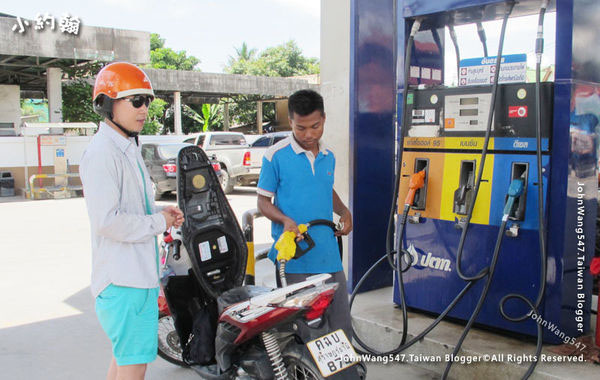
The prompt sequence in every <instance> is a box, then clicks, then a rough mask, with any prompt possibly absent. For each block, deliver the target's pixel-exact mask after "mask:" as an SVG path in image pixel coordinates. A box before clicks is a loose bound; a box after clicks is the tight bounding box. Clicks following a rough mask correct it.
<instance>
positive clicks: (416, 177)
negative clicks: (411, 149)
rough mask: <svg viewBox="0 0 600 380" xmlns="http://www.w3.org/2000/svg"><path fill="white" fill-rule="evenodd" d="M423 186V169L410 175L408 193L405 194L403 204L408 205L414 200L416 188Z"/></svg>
mask: <svg viewBox="0 0 600 380" xmlns="http://www.w3.org/2000/svg"><path fill="white" fill-rule="evenodd" d="M423 186H425V170H421V171H420V172H417V173H414V174H413V175H411V176H410V181H409V182H408V194H406V199H405V200H404V204H405V205H408V206H410V205H412V204H413V202H414V201H415V194H416V193H417V190H419V189H421V188H423Z"/></svg>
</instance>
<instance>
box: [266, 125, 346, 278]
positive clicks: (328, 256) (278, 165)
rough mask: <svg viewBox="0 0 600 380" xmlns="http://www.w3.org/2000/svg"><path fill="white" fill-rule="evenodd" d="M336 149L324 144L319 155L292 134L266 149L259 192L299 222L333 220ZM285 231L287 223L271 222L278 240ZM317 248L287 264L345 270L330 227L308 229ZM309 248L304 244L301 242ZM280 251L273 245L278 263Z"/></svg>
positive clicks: (295, 269) (299, 269)
mask: <svg viewBox="0 0 600 380" xmlns="http://www.w3.org/2000/svg"><path fill="white" fill-rule="evenodd" d="M334 171H335V157H334V155H333V152H331V151H330V150H328V149H325V148H324V147H323V146H322V144H320V150H319V153H318V154H317V156H316V157H314V155H313V153H312V152H310V151H307V150H304V149H303V148H302V147H301V146H300V145H299V144H298V143H297V142H296V140H295V139H294V137H293V136H290V137H288V138H286V139H283V140H281V141H280V142H278V143H277V144H275V145H273V146H272V147H270V148H269V149H267V151H266V152H265V155H264V157H263V161H262V169H261V172H260V178H259V180H258V189H257V192H258V193H259V194H260V195H264V196H266V197H270V198H272V197H274V198H275V202H274V204H275V206H277V208H279V210H281V212H283V213H284V214H285V215H286V216H288V217H290V218H292V219H293V220H294V222H296V224H302V223H308V222H310V221H311V220H315V219H327V220H333V178H334V176H333V173H334ZM282 233H283V225H282V224H279V223H275V222H272V223H271V236H272V237H273V240H274V241H277V240H278V239H279V236H280V235H281V234H282ZM308 233H309V235H310V236H311V237H312V238H313V240H314V241H315V247H314V248H312V249H311V250H310V251H308V252H307V253H306V254H305V255H304V256H302V257H301V258H299V259H293V260H291V261H289V262H288V263H287V266H286V272H288V273H332V272H338V271H341V270H342V269H343V268H342V262H341V260H340V251H339V248H338V245H337V240H336V237H335V236H334V235H333V231H332V230H331V228H329V227H327V226H314V227H311V228H310V229H309V230H308ZM300 244H301V247H303V246H304V247H305V245H304V243H302V242H301V243H300ZM276 257H277V251H276V250H275V245H274V244H273V247H271V251H270V252H269V258H270V259H271V260H272V261H273V262H275V261H276Z"/></svg>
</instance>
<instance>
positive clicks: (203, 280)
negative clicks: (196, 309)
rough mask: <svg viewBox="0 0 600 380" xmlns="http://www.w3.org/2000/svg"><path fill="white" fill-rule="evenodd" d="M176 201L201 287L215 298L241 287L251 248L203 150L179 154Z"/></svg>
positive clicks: (193, 149) (184, 239)
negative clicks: (247, 245) (183, 217)
mask: <svg viewBox="0 0 600 380" xmlns="http://www.w3.org/2000/svg"><path fill="white" fill-rule="evenodd" d="M177 202H178V204H179V208H180V209H181V210H182V211H183V213H184V215H185V222H184V224H183V226H182V236H183V244H184V245H185V248H186V250H187V252H188V253H189V255H190V260H191V262H192V269H193V272H194V274H195V275H196V277H197V279H198V282H199V284H200V286H201V287H202V289H203V290H204V291H205V292H206V293H207V294H208V295H209V296H211V297H212V298H213V299H217V297H218V296H219V295H220V294H221V293H223V292H224V291H226V290H229V289H232V288H234V287H237V286H240V285H241V284H242V282H243V279H244V274H245V270H246V260H247V255H248V249H247V247H246V241H245V240H244V235H243V233H242V230H241V228H240V226H239V224H238V222H237V219H236V217H235V214H234V213H233V210H232V209H231V207H230V206H229V203H228V202H227V198H226V197H225V194H224V193H223V190H222V189H221V186H220V184H219V181H218V178H217V175H216V173H215V171H214V169H213V167H212V165H211V163H210V161H209V159H208V157H207V156H206V154H205V153H204V151H203V150H202V149H200V148H199V147H197V146H189V147H185V148H183V149H181V150H180V151H179V155H178V157H177Z"/></svg>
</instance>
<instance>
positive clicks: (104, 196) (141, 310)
mask: <svg viewBox="0 0 600 380" xmlns="http://www.w3.org/2000/svg"><path fill="white" fill-rule="evenodd" d="M153 98H154V92H153V90H152V85H151V84H150V81H149V79H148V77H147V76H146V74H145V73H144V72H143V71H142V70H141V69H139V68H138V67H136V66H135V65H132V64H129V63H124V62H117V63H112V64H109V65H107V66H105V67H104V68H103V69H102V70H101V71H100V72H99V73H98V75H97V77H96V83H95V86H94V95H93V101H94V110H95V111H96V112H97V113H98V114H100V115H102V116H104V118H105V119H104V122H101V123H100V127H99V130H98V132H97V133H96V135H95V136H94V137H93V138H92V141H91V142H90V144H89V145H88V147H87V148H86V150H85V152H84V154H83V158H82V160H81V165H80V168H79V171H80V176H81V182H82V184H83V191H84V196H85V201H86V205H87V210H88V215H89V219H90V227H91V240H92V283H91V290H92V294H93V296H94V297H95V299H96V314H97V316H98V320H99V321H100V324H101V325H102V328H103V330H104V331H105V333H106V334H107V336H108V337H109V339H110V341H111V343H112V352H113V358H112V361H111V364H110V366H109V370H108V375H107V379H143V378H144V376H145V372H146V366H147V363H149V362H151V361H153V360H154V359H155V358H156V355H157V340H158V339H157V333H158V304H157V300H158V280H159V278H158V276H159V273H158V272H159V265H158V244H157V240H156V235H158V234H159V233H161V232H163V231H166V230H167V229H168V228H170V227H171V226H176V227H178V226H180V225H181V224H182V223H183V213H182V212H181V210H179V209H178V208H177V207H174V206H167V207H164V208H162V209H158V208H157V207H156V205H155V204H154V197H153V194H152V184H151V181H150V175H149V173H148V171H147V169H146V166H145V165H144V161H143V159H142V156H141V153H140V147H139V145H138V140H137V135H138V133H139V132H140V131H141V130H142V128H143V126H144V121H145V120H146V116H147V114H148V106H149V104H150V102H151V101H152V100H153Z"/></svg>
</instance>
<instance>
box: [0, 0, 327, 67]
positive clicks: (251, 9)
mask: <svg viewBox="0 0 600 380" xmlns="http://www.w3.org/2000/svg"><path fill="white" fill-rule="evenodd" d="M0 12H2V13H7V14H12V15H15V16H21V17H24V18H28V19H33V18H34V17H35V15H36V14H37V13H41V14H44V13H50V14H51V15H52V16H54V17H55V18H56V19H57V20H58V19H60V17H61V15H62V14H63V13H65V12H68V13H70V14H71V15H73V16H78V17H79V19H80V20H81V22H82V24H87V25H91V26H103V27H112V28H118V29H132V30H142V31H147V32H155V33H159V34H160V35H161V37H162V38H165V39H166V46H167V47H170V48H173V49H174V50H185V51H187V52H188V54H191V55H194V56H196V57H197V58H199V59H200V61H201V63H200V65H199V67H200V69H201V70H202V71H204V72H222V71H223V67H224V65H225V64H226V63H227V60H228V57H229V56H230V55H234V54H235V50H234V48H235V47H239V46H241V44H242V42H244V41H245V42H246V43H247V44H248V46H249V47H251V48H257V49H258V50H259V51H260V50H263V49H265V48H267V47H270V46H275V45H278V44H281V43H283V42H286V41H288V40H290V39H294V40H296V42H297V43H298V46H299V47H300V48H301V49H302V51H303V52H304V55H305V56H308V57H317V58H318V57H319V55H320V52H319V50H320V42H319V36H320V0H195V1H193V0H179V1H175V0H96V1H93V2H84V1H64V0H54V1H39V0H34V1H23V2H20V1H10V2H3V4H2V6H1V7H0Z"/></svg>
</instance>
